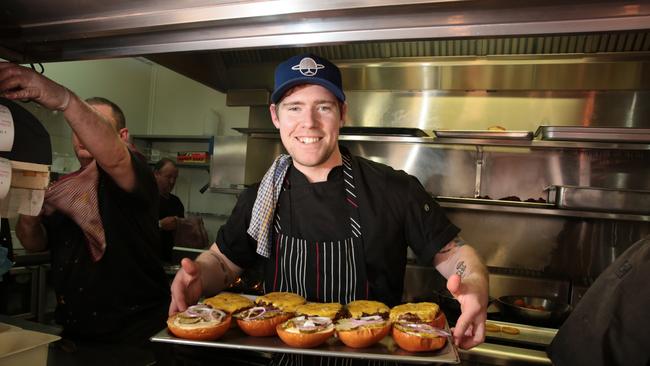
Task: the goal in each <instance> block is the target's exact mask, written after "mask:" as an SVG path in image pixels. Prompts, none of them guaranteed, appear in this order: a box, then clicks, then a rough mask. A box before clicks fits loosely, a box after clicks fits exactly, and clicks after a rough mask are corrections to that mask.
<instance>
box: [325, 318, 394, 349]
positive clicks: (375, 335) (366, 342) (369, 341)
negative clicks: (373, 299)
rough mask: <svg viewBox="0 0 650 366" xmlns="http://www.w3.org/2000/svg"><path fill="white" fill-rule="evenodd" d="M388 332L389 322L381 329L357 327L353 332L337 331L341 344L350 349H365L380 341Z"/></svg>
mask: <svg viewBox="0 0 650 366" xmlns="http://www.w3.org/2000/svg"><path fill="white" fill-rule="evenodd" d="M389 332H390V322H386V325H385V326H383V327H359V328H357V329H353V330H344V331H337V333H336V335H337V336H338V337H339V339H340V340H341V342H343V344H345V345H346V346H348V347H352V348H365V347H370V346H372V345H373V344H375V343H377V342H379V341H381V340H382V339H383V338H384V337H386V336H387V335H388V333H389Z"/></svg>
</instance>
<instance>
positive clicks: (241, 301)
mask: <svg viewBox="0 0 650 366" xmlns="http://www.w3.org/2000/svg"><path fill="white" fill-rule="evenodd" d="M203 303H204V304H208V305H210V306H212V307H213V308H215V309H221V310H223V311H225V312H226V313H228V314H234V313H238V312H240V311H242V310H245V309H248V308H252V307H253V306H254V303H253V300H251V299H249V298H247V297H244V296H242V295H238V294H233V293H231V292H221V293H219V294H218V295H217V296H213V297H210V298H207V299H205V300H203Z"/></svg>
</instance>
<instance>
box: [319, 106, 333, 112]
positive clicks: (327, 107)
mask: <svg viewBox="0 0 650 366" xmlns="http://www.w3.org/2000/svg"><path fill="white" fill-rule="evenodd" d="M318 110H319V111H321V112H329V111H331V110H332V107H330V106H328V105H322V106H319V107H318Z"/></svg>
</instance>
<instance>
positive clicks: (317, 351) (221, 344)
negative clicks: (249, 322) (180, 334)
mask: <svg viewBox="0 0 650 366" xmlns="http://www.w3.org/2000/svg"><path fill="white" fill-rule="evenodd" d="M447 330H449V327H447ZM151 341H153V342H162V343H173V344H182V345H190V346H201V347H215V348H230V349H238V350H248V351H258V352H275V353H295V354H303V355H312V356H327V357H345V358H360V359H366V360H383V361H394V362H409V363H418V364H430V363H446V364H458V363H460V358H459V355H458V350H457V349H456V347H454V346H453V344H452V340H451V337H448V338H447V343H446V345H445V347H444V348H442V349H441V350H438V351H437V352H418V353H412V352H407V351H404V350H402V349H400V348H399V347H398V346H397V344H396V343H395V341H393V338H392V337H391V336H387V337H385V338H384V339H382V340H381V341H380V342H379V343H377V344H375V345H373V346H371V347H368V348H360V349H357V348H350V347H347V346H345V345H344V344H343V343H341V342H340V341H339V340H338V339H336V338H335V337H331V338H330V339H329V340H328V341H327V342H326V343H325V344H323V345H321V346H319V347H316V348H308V349H303V348H293V347H290V346H288V345H286V344H285V343H284V342H282V340H281V339H280V338H278V337H251V336H248V335H246V334H245V333H244V332H242V331H241V330H240V329H239V328H232V329H229V330H228V332H226V334H225V335H224V336H223V337H221V338H219V339H218V340H216V341H193V340H190V339H182V338H177V337H175V336H173V335H171V334H170V333H169V332H168V331H167V329H166V328H165V329H163V330H161V331H160V332H158V333H157V334H156V335H154V336H153V337H151Z"/></svg>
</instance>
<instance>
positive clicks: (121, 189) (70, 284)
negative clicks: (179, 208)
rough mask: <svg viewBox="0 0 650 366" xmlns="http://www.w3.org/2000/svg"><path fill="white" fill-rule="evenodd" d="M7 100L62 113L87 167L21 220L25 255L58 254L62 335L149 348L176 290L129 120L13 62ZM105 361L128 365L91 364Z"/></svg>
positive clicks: (0, 68)
mask: <svg viewBox="0 0 650 366" xmlns="http://www.w3.org/2000/svg"><path fill="white" fill-rule="evenodd" d="M0 95H2V96H3V97H5V98H8V99H13V100H31V101H35V102H37V103H38V104H40V105H42V106H43V107H45V108H48V109H50V110H53V111H59V112H60V113H62V114H63V116H64V117H65V119H66V121H67V122H68V124H69V125H70V127H71V129H72V144H73V148H74V152H75V154H76V156H77V158H78V160H79V163H80V165H81V168H80V169H79V170H78V171H77V172H74V173H71V174H68V175H66V176H64V177H62V178H61V179H59V180H58V181H57V182H56V183H54V184H52V185H51V186H50V187H49V188H48V190H47V191H46V194H45V202H44V204H43V209H42V211H41V214H40V215H39V216H24V215H23V216H20V217H19V220H18V223H17V227H16V234H17V236H18V238H19V239H20V241H21V243H22V245H23V246H24V247H25V248H26V249H27V250H30V251H43V250H46V249H49V251H50V255H51V264H52V271H51V275H52V279H53V282H54V286H55V290H56V297H57V308H56V320H57V322H58V323H60V324H61V325H62V326H63V336H64V337H65V338H66V339H69V340H73V341H75V342H76V343H77V344H84V345H87V344H89V343H92V342H95V344H96V345H101V346H102V347H105V345H106V344H110V343H123V344H130V345H144V344H149V341H148V339H149V337H150V336H151V335H153V334H154V333H156V332H157V331H159V330H160V329H162V328H163V327H164V324H165V319H166V317H167V315H166V310H167V307H168V304H169V296H170V293H169V282H168V279H167V277H166V275H165V273H164V271H163V268H162V265H161V261H160V259H159V253H160V239H159V233H158V200H159V198H158V193H157V191H158V190H157V187H156V182H155V179H154V177H153V174H152V173H151V170H150V168H149V167H148V166H147V164H146V163H145V162H144V161H143V160H142V159H140V158H138V157H137V155H136V154H135V153H134V152H133V151H131V150H130V149H129V147H128V146H129V145H128V143H127V141H128V136H129V131H128V129H127V128H126V124H125V119H124V114H123V113H122V111H121V110H120V108H119V107H118V106H117V105H115V104H114V103H112V102H110V101H108V100H107V99H104V98H91V99H88V100H87V101H83V100H82V99H80V98H79V97H78V96H77V95H75V94H74V93H73V92H71V91H70V90H68V89H67V88H65V87H64V86H62V85H59V84H57V83H55V82H54V81H52V80H49V79H48V78H46V77H44V76H42V75H40V74H38V73H36V72H34V71H33V70H31V69H29V68H25V67H22V66H19V65H15V64H12V63H7V62H1V63H0ZM104 357H105V359H103V361H104V362H109V361H107V360H111V359H112V360H116V359H117V358H118V357H120V356H119V355H117V354H115V352H113V353H110V352H109V353H107V354H103V355H100V354H95V356H93V358H94V359H95V361H102V358H104ZM111 357H113V358H111ZM116 362H117V361H116Z"/></svg>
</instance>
